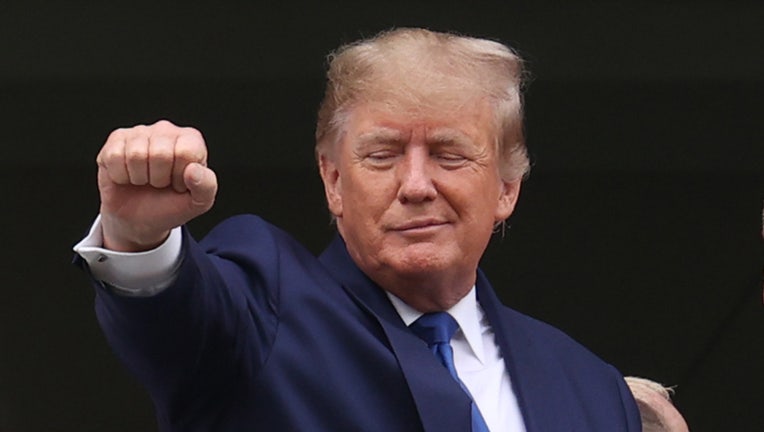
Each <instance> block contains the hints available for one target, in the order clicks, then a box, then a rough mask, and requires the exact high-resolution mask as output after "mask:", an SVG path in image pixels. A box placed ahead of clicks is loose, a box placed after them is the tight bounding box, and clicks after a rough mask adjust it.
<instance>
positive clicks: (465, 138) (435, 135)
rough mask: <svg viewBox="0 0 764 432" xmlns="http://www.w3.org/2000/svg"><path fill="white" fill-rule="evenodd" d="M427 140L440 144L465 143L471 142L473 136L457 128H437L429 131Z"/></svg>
mask: <svg viewBox="0 0 764 432" xmlns="http://www.w3.org/2000/svg"><path fill="white" fill-rule="evenodd" d="M427 141H429V142H433V143H438V144H456V145H464V144H469V143H471V142H472V138H470V136H469V135H467V134H465V133H463V132H461V131H459V130H456V129H435V130H432V131H430V132H429V133H428V136H427Z"/></svg>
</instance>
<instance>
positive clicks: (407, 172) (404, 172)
mask: <svg viewBox="0 0 764 432" xmlns="http://www.w3.org/2000/svg"><path fill="white" fill-rule="evenodd" d="M401 162H402V163H401V164H400V165H399V166H398V176H399V178H400V186H399V189H398V200H399V201H400V202H401V203H404V204H405V203H421V202H426V201H432V200H434V199H435V197H436V196H437V195H438V190H437V189H436V187H435V184H434V183H433V178H432V172H431V170H432V167H431V166H430V162H431V161H430V155H429V150H428V149H427V148H426V147H420V146H411V147H409V148H408V149H406V153H405V155H404V158H403V160H402V161H401Z"/></svg>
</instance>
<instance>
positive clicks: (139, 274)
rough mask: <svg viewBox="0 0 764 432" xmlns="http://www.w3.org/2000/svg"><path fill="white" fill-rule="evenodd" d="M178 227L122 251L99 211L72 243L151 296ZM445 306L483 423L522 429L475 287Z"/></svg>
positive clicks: (171, 261)
mask: <svg viewBox="0 0 764 432" xmlns="http://www.w3.org/2000/svg"><path fill="white" fill-rule="evenodd" d="M181 242H182V239H181V232H180V228H175V229H174V230H172V231H171V233H170V236H169V237H168V238H167V240H166V241H165V242H164V243H163V244H161V245H160V246H159V247H157V248H156V249H153V250H150V251H146V252H140V253H126V252H115V251H111V250H108V249H104V248H103V247H102V245H103V237H102V234H101V224H100V216H99V217H98V218H97V219H96V220H95V223H94V224H93V226H92V227H91V229H90V233H89V234H88V236H87V237H85V238H84V239H83V240H82V241H80V242H79V243H77V244H76V245H75V246H74V251H75V252H76V253H78V254H79V255H80V256H81V257H82V258H83V259H84V260H85V261H86V262H87V263H88V266H89V267H90V271H91V273H92V275H93V277H94V278H96V279H97V280H99V281H101V282H104V283H106V284H108V285H110V286H111V287H112V288H114V289H115V291H116V292H118V293H119V294H121V295H126V296H134V297H146V296H152V295H155V294H157V293H159V292H161V291H162V290H163V289H165V288H167V287H169V286H170V285H172V283H173V282H174V281H175V279H176V277H177V272H178V269H179V267H180V264H181V262H182V258H181V256H180V253H181ZM387 295H388V297H389V298H390V301H391V302H392V304H393V306H394V307H395V309H396V310H397V311H398V314H399V315H400V316H401V319H402V320H403V322H404V323H405V324H406V325H407V326H408V325H410V324H411V323H413V322H414V321H416V319H417V318H419V317H420V316H421V315H422V313H421V312H419V311H417V310H415V309H414V308H412V307H411V306H409V305H408V304H406V303H404V302H403V300H401V299H399V298H398V297H396V296H394V295H392V294H390V293H387ZM446 312H448V313H449V314H450V315H451V316H452V317H454V319H455V320H456V322H457V323H459V330H457V331H456V333H455V334H454V337H453V338H452V339H451V346H452V347H453V350H454V365H455V367H456V372H457V374H458V375H459V378H460V379H461V380H462V382H463V383H464V385H465V386H466V387H467V389H469V391H470V393H471V394H472V397H473V399H474V401H475V403H476V404H477V406H478V408H479V409H480V412H481V414H482V415H483V418H484V419H485V422H486V424H487V425H488V428H489V429H490V430H492V431H494V432H497V431H510V432H525V425H524V423H523V418H522V415H521V413H520V407H519V405H518V403H517V398H516V396H515V393H514V391H513V390H512V383H511V381H510V376H509V372H508V371H507V369H506V366H505V364H504V360H503V358H502V356H501V351H500V350H499V346H498V345H497V344H496V342H495V340H494V333H493V329H492V328H491V325H490V324H489V323H488V319H487V318H486V316H485V312H484V311H483V308H482V307H480V305H479V304H478V302H477V296H476V294H475V287H474V286H473V287H472V289H471V290H470V292H469V293H468V294H467V295H466V296H464V298H462V299H461V300H460V301H459V302H458V303H457V304H455V305H454V306H453V307H452V308H451V309H449V310H448V311H446Z"/></svg>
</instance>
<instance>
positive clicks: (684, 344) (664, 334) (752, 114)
mask: <svg viewBox="0 0 764 432" xmlns="http://www.w3.org/2000/svg"><path fill="white" fill-rule="evenodd" d="M319 3H320V5H319ZM762 23H764V2H747V3H740V2H722V1H718V2H690V1H687V2H674V3H672V4H670V5H667V4H664V3H663V2H650V1H648V2H612V1H610V2H605V1H567V2H563V1H559V2H549V1H546V2H534V3H533V5H532V6H531V5H524V4H519V3H517V2H501V3H499V2H493V3H485V2H448V1H439V2H426V3H412V2H410V1H390V2H369V1H363V2H355V3H353V5H352V6H351V5H349V4H348V5H345V4H343V3H331V2H316V5H297V4H289V3H280V4H278V5H276V4H271V5H261V4H256V3H245V2H240V3H236V2H233V3H222V2H220V3H219V4H217V5H216V6H214V7H213V6H202V5H201V4H196V3H194V4H188V3H186V4H184V5H181V3H177V4H176V5H174V6H171V5H169V4H166V3H162V4H154V3H149V2H136V1H133V2H120V3H113V4H107V3H98V2H77V1H71V2H58V3H53V2H42V1H27V2H23V3H21V2H19V3H13V2H2V3H0V126H2V128H1V129H0V131H1V133H2V135H1V136H0V143H2V144H0V145H1V146H2V147H1V148H2V151H0V185H2V186H0V188H1V189H0V191H2V193H1V194H0V198H2V200H1V201H0V205H1V206H2V207H1V208H2V218H3V219H2V222H3V223H2V225H1V226H2V229H3V232H2V234H3V235H2V240H3V243H4V244H3V247H2V252H0V253H2V257H1V259H0V263H2V264H0V265H1V266H2V267H0V269H1V271H0V278H1V279H0V289H1V290H2V295H1V296H0V431H12V432H26V431H151V430H155V424H154V420H153V413H152V408H151V403H150V400H149V398H148V397H147V396H146V394H145V393H144V392H143V390H142V389H141V388H140V385H139V384H137V383H136V382H135V381H134V380H133V379H132V378H131V377H130V376H129V375H128V374H127V373H126V371H125V370H124V369H123V367H122V366H121V365H120V364H119V363H118V362H117V361H116V360H115V359H114V357H113V356H112V355H111V352H110V350H109V348H108V346H107V345H106V343H105V341H104V339H103V337H102V335H101V333H100V330H99V329H98V326H97V323H96V321H95V318H94V314H93V311H92V303H93V293H92V291H91V289H90V288H89V287H88V285H87V283H86V280H85V278H84V276H83V275H82V274H81V273H80V272H78V271H77V270H75V269H74V268H73V267H72V266H71V265H70V264H69V262H70V260H71V246H72V245H73V244H74V243H76V241H78V240H79V238H80V237H81V236H82V234H84V232H85V230H86V229H87V227H88V225H89V223H90V221H91V220H92V218H93V217H94V216H95V214H96V212H97V210H98V195H97V190H96V186H95V164H94V162H93V160H94V157H95V155H96V153H97V151H98V149H99V147H100V145H101V144H102V142H103V141H104V139H105V137H106V136H107V135H108V133H109V131H110V130H111V129H113V128H115V127H119V126H129V125H133V124H136V123H142V122H153V121H155V120H157V119H159V118H169V119H171V120H173V121H174V122H177V123H180V124H187V125H194V126H196V127H197V128H199V129H200V130H202V131H203V133H204V134H205V136H206V138H207V141H208V145H209V147H210V153H211V165H212V166H213V167H214V168H215V169H216V171H217V172H218V175H219V179H220V194H219V197H218V203H217V205H216V207H215V208H214V209H213V210H212V211H211V212H210V213H208V214H207V215H205V216H203V217H201V218H200V219H198V220H196V221H194V222H193V224H192V226H191V228H192V231H193V232H194V233H195V234H196V235H198V236H201V235H203V234H204V233H205V232H206V231H207V230H208V229H209V228H210V227H211V226H212V225H214V224H215V223H217V222H219V221H220V220H221V219H223V218H225V217H227V216H230V215H233V214H236V213H243V212H253V213H259V214H261V215H263V216H264V217H266V218H267V219H269V220H271V221H275V222H276V223H277V224H279V225H281V226H282V227H284V228H286V229H287V230H289V231H291V232H292V233H294V235H295V236H296V237H297V238H299V239H300V240H302V241H303V242H304V243H305V244H306V245H307V246H308V247H309V248H310V249H311V250H313V251H315V252H319V251H320V250H321V249H322V247H323V245H324V244H325V242H326V241H327V239H329V238H330V236H331V235H332V228H331V227H330V226H329V224H328V212H327V211H326V210H325V208H324V202H323V196H322V190H321V185H320V182H319V179H318V175H317V171H316V169H315V168H314V166H313V156H312V146H313V139H312V134H313V124H314V120H315V110H316V107H317V105H318V102H319V100H320V97H321V94H322V91H323V89H322V86H323V76H322V74H323V70H324V60H323V56H324V55H325V54H326V53H327V52H328V51H330V50H331V49H332V48H334V47H336V46H337V45H338V44H340V43H343V42H349V41H352V40H355V39H357V38H358V37H361V36H370V35H373V34H374V33H376V32H377V31H379V30H382V29H386V28H389V27H392V26H425V27H429V28H432V29H436V30H454V31H459V32H464V33H468V34H472V35H477V36H484V37H490V38H495V39H498V40H501V41H503V42H505V43H508V44H510V45H513V46H514V47H516V48H517V49H518V50H519V51H520V52H521V53H522V54H523V55H524V56H525V57H526V58H527V59H528V63H529V66H530V69H531V71H532V73H533V76H534V81H533V83H532V84H531V86H530V87H529V90H528V93H527V130H528V143H529V147H530V152H531V155H532V157H533V161H534V167H533V172H532V174H531V176H530V178H529V179H528V180H527V181H526V183H525V185H524V190H523V193H522V194H521V199H520V203H519V207H518V208H517V211H516V213H515V215H513V217H512V219H511V228H510V229H509V231H508V232H507V234H506V236H505V237H504V238H503V239H502V238H499V237H497V238H496V239H494V241H493V242H492V244H491V246H490V248H489V251H488V253H487V254H486V257H485V260H484V264H483V267H484V269H485V270H486V272H487V273H488V274H489V277H490V278H491V279H492V281H493V282H494V285H495V286H496V287H497V289H498V290H499V293H500V295H501V297H502V298H503V299H504V300H505V301H506V302H507V303H508V304H509V305H511V306H513V307H516V308H518V309H520V310H522V311H524V312H526V313H528V314H530V315H533V316H536V317H538V318H541V319H543V320H545V321H548V322H550V323H552V324H554V325H556V326H558V327H560V328H562V329H563V330H565V331H566V332H568V333H569V334H571V335H572V336H573V337H575V338H577V339H578V340H580V341H581V342H582V343H584V344H585V345H587V346H588V347H590V348H591V349H592V350H593V351H595V352H596V353H598V354H599V355H600V356H602V357H603V358H604V359H605V360H607V361H609V362H611V363H613V364H614V365H615V366H616V367H618V368H619V369H620V370H621V371H622V372H623V373H624V374H627V375H639V376H645V377H649V378H652V379H654V380H657V381H660V382H662V383H665V384H669V385H676V386H677V387H676V397H675V401H676V404H677V405H678V406H679V408H680V409H681V411H682V412H683V413H684V414H685V416H686V418H687V420H688V422H689V424H690V427H691V429H692V430H693V431H728V430H734V431H754V430H761V427H762V425H764V420H763V419H762V418H763V417H764V414H762V403H763V402H764V366H763V365H764V318H763V316H762V315H763V312H764V311H762V279H761V277H762V240H761V225H762V222H761V219H762V216H761V212H762V203H763V200H764V136H763V133H762V118H764V116H763V115H764V110H763V109H762V100H763V99H764V98H763V97H764V63H763V59H764V55H763V53H764V49H763V48H764V31H763V30H762V27H763V25H762Z"/></svg>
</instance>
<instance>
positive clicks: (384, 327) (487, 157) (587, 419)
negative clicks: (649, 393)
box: [75, 29, 640, 432]
mask: <svg viewBox="0 0 764 432" xmlns="http://www.w3.org/2000/svg"><path fill="white" fill-rule="evenodd" d="M522 74H523V72H522V62H521V60H520V59H519V58H518V57H517V56H516V55H515V54H514V53H513V52H512V51H511V50H510V49H508V48H507V47H506V46H504V45H501V44H499V43H496V42H492V41H487V40H482V39H475V38H469V37H462V36H456V35H451V34H443V33H436V32H430V31H427V30H421V29H398V30H393V31H389V32H385V33H382V34H380V35H378V36H376V37H374V38H372V39H368V40H363V41H359V42H356V43H354V44H350V45H347V46H344V47H342V48H340V49H339V50H337V51H336V52H335V53H333V54H332V55H331V56H330V65H329V71H328V82H327V90H326V95H325V98H324V101H323V103H322V105H321V108H320V111H319V115H318V125H317V131H316V156H317V159H318V164H319V168H320V174H321V178H322V179H323V182H324V186H325V192H326V199H327V202H328V207H329V210H330V212H331V214H332V215H333V217H334V220H335V221H336V225H337V230H338V236H337V237H336V239H335V240H334V241H333V242H332V243H331V244H330V245H329V247H328V248H327V250H326V251H325V252H324V253H323V254H322V255H321V256H320V257H318V258H316V257H314V256H312V255H311V254H310V253H309V252H307V251H306V250H305V249H304V248H303V247H302V246H301V245H300V244H298V243H297V242H295V241H294V240H293V239H292V238H291V237H290V236H289V235H287V234H285V233H284V232H282V231H280V230H279V229H277V228H275V227H274V226H272V225H270V224H269V223H267V222H265V221H263V220H261V219H259V218H257V217H254V216H239V217H235V218H232V219H229V220H227V221H225V222H223V223H222V224H221V225H219V226H218V227H216V228H215V229H214V230H212V232H210V233H209V235H208V236H207V237H206V238H205V239H204V240H202V241H201V242H199V243H197V242H196V241H195V240H194V239H193V238H191V236H189V234H188V233H187V231H186V230H185V229H184V228H183V224H184V223H186V222H187V221H189V220H190V219H192V218H194V217H196V216H198V215H199V214H201V213H203V212H205V211H207V210H208V209H209V208H210V207H211V206H212V204H213V201H214V197H215V194H216V191H217V182H216V177H215V174H214V172H213V171H212V170H211V169H209V168H208V167H207V166H206V160H207V153H206V147H205V144H204V139H203V138H202V135H201V134H200V133H199V132H198V131H196V130H195V129H192V128H183V127H178V126H175V125H173V124H172V123H170V122H168V121H160V122H157V123H155V124H153V125H147V126H136V127H133V128H129V129H118V130H116V131H114V132H113V133H112V134H111V135H110V136H109V138H108V140H107V142H106V143H105V144H104V146H103V148H102V150H101V152H100V153H99V155H98V158H97V161H98V167H99V170H98V185H99V190H100V194H101V210H100V216H99V218H98V220H97V221H96V223H95V224H94V226H93V228H92V230H91V233H90V235H89V236H88V237H87V238H86V239H85V240H83V241H82V242H80V244H78V245H77V246H76V247H75V249H76V251H77V252H78V253H79V255H80V256H81V257H82V258H83V259H82V260H81V262H82V263H83V265H84V266H85V267H86V268H87V269H88V270H89V271H90V273H91V274H92V276H93V278H94V281H95V284H96V292H97V298H96V311H97V314H98V319H99V322H100V323H101V326H102V327H103V329H104V332H105V334H106V336H107V338H108V340H109V343H110V344H111V346H112V347H113V349H114V351H115V352H116V354H117V355H118V356H119V358H120V359H121V360H122V361H123V362H124V363H125V364H126V365H127V366H128V367H129V368H130V370H131V371H132V372H133V373H134V374H135V375H136V376H137V377H138V378H139V379H140V380H141V382H143V383H144V385H145V386H146V387H147V389H148V390H149V392H150V394H151V396H152V398H153V400H154V403H155V406H156V411H157V418H158V423H159V425H160V428H161V429H162V430H163V431H203V430H204V431H244V430H268V431H422V430H424V431H439V432H441V431H486V430H492V431H529V432H531V431H581V432H593V431H603V432H614V431H638V430H640V425H639V414H638V411H637V407H636V405H635V403H634V400H633V399H632V397H631V394H630V393H629V390H628V388H627V387H626V385H625V383H624V381H623V378H622V376H621V375H620V373H618V372H617V371H616V370H615V369H614V368H613V367H611V366H609V365H607V364H605V363H604V362H602V361H601V360H600V359H598V358H597V357H596V356H594V355H593V354H591V353H590V352H589V351H587V350H586V349H585V348H583V347H582V346H580V345H579V344H577V343H576V342H574V341H573V340H571V339H570V338H569V337H567V336H566V335H564V334H563V333H561V332H560V331H558V330H556V329H554V328H551V327H550V326H548V325H546V324H543V323H541V322H538V321H536V320H534V319H532V318H529V317H527V316H524V315H522V314H520V313H518V312H516V311H513V310H511V309H509V308H507V307H505V306H503V305H502V304H501V303H500V302H499V300H498V299H497V297H496V295H495V293H494V291H493V289H492V288H491V286H490V283H489V282H488V280H487V279H486V278H485V276H484V275H483V274H482V273H481V271H480V270H479V269H478V262H479V260H480V258H481V256H482V254H483V252H484V250H485V248H486V246H487V244H488V241H489V239H490V236H491V235H492V233H493V231H494V230H495V228H496V227H497V226H500V225H501V224H503V223H504V221H505V220H506V219H507V218H508V217H509V216H510V215H511V213H512V211H513V209H514V206H515V203H516V202H517V198H518V193H519V191H520V184H521V181H522V178H523V176H524V175H525V174H526V172H527V170H528V160H527V156H526V151H525V144H524V139H523V134H522V104H521V99H522V98H521V94H520V86H521V77H522Z"/></svg>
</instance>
